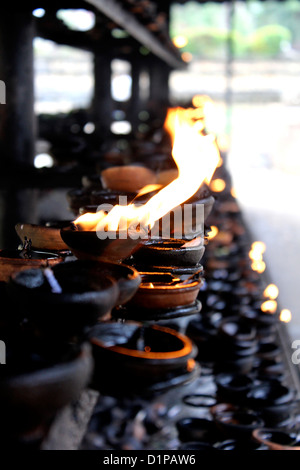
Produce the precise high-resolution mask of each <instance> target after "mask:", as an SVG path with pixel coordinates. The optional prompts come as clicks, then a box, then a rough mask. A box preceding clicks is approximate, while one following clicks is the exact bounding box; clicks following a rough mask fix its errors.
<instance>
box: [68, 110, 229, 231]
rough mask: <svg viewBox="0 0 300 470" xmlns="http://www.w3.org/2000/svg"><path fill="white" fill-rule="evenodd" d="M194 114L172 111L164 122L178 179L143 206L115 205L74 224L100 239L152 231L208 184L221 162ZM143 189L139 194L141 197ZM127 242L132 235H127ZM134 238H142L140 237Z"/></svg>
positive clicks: (87, 215) (208, 136) (184, 111)
mask: <svg viewBox="0 0 300 470" xmlns="http://www.w3.org/2000/svg"><path fill="white" fill-rule="evenodd" d="M195 113H197V110H195V109H191V108H188V109H184V108H180V107H179V108H171V109H169V110H168V114H167V117H166V121H165V129H166V131H167V132H169V134H170V136H171V138H172V141H173V148H172V157H173V159H174V161H175V163H176V165H177V168H178V177H177V178H176V179H174V180H173V181H172V182H171V183H169V184H168V185H167V186H165V187H163V188H162V189H160V191H158V192H157V193H156V194H155V195H154V196H152V197H151V198H150V199H149V200H148V201H147V202H146V203H145V204H139V205H138V204H135V203H134V201H133V202H132V203H131V204H129V205H118V204H117V205H115V206H113V207H112V209H111V210H110V211H109V212H108V213H105V211H99V212H97V213H96V214H89V213H87V214H83V215H82V216H80V217H78V218H77V219H76V220H75V221H74V222H73V223H74V224H75V225H76V226H77V227H79V229H81V230H88V231H96V232H97V236H98V237H99V238H102V237H101V233H103V232H115V231H119V232H122V233H125V234H126V233H127V231H128V227H134V226H135V227H140V232H141V233H143V232H144V229H145V227H147V228H148V230H149V228H151V229H152V228H153V227H154V225H155V222H156V221H157V220H160V219H161V218H162V217H163V216H165V215H166V214H168V213H169V212H170V211H172V210H173V209H174V208H176V207H178V206H180V205H181V204H182V203H184V202H185V201H187V200H188V199H190V198H191V197H192V196H193V194H195V193H196V192H197V191H198V189H199V188H200V186H201V185H202V183H203V182H204V181H206V182H207V183H208V184H209V183H210V181H211V178H212V177H213V174H214V172H215V169H216V167H217V165H218V162H219V160H220V154H219V150H218V147H217V144H216V138H215V136H214V135H213V134H204V133H203V126H200V127H199V123H198V121H199V120H197V116H196V115H195ZM144 191H145V190H144V188H142V193H144ZM129 236H130V238H132V237H131V234H130V233H129ZM136 238H141V236H140V235H139V236H138V237H136Z"/></svg>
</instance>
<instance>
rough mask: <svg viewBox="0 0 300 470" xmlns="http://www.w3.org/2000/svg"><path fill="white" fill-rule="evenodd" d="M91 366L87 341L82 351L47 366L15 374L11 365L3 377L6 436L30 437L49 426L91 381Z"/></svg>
mask: <svg viewBox="0 0 300 470" xmlns="http://www.w3.org/2000/svg"><path fill="white" fill-rule="evenodd" d="M6 367H9V366H6ZM26 367H28V363H26ZM92 370H93V359H92V355H91V348H90V345H89V344H88V343H83V344H82V345H81V346H80V348H79V352H77V353H76V354H73V355H71V356H70V358H69V359H68V360H62V361H61V362H57V363H53V364H52V365H49V366H48V367H45V366H44V367H40V368H38V369H35V370H31V371H26V370H24V371H23V372H19V373H16V374H11V368H10V369H9V371H7V372H8V375H6V374H5V375H4V377H2V378H1V380H0V411H1V422H2V426H3V427H4V428H5V438H8V439H9V438H10V437H11V438H12V439H15V440H16V441H17V440H22V439H23V438H25V439H27V435H28V434H29V435H30V434H32V433H34V432H35V430H36V429H39V428H41V427H45V429H46V430H49V424H51V423H52V421H53V419H54V418H55V416H56V415H57V413H58V412H59V411H60V410H62V409H63V408H64V407H65V406H67V405H68V404H70V403H72V402H74V401H75V400H77V399H78V398H79V396H80V394H81V392H82V390H83V389H84V388H85V387H86V386H87V385H88V383H89V381H90V378H91V375H92ZM45 433H46V434H47V431H45ZM43 437H45V436H43Z"/></svg>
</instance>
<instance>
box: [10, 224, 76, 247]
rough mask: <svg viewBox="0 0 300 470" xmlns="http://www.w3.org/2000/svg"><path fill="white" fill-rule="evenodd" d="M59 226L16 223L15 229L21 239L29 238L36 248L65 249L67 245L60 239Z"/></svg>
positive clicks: (22, 240)
mask: <svg viewBox="0 0 300 470" xmlns="http://www.w3.org/2000/svg"><path fill="white" fill-rule="evenodd" d="M60 229H61V228H60V227H53V226H50V227H49V226H48V227H47V226H44V225H36V224H21V223H19V224H17V225H16V226H15V230H16V232H17V234H18V236H19V238H20V240H21V242H22V243H24V240H25V239H27V240H31V246H32V248H35V249H38V250H49V251H51V250H54V251H67V250H69V248H68V246H67V245H66V244H65V242H64V241H63V240H62V238H61V235H60Z"/></svg>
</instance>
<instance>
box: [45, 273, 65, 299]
mask: <svg viewBox="0 0 300 470" xmlns="http://www.w3.org/2000/svg"><path fill="white" fill-rule="evenodd" d="M44 275H45V277H46V279H47V281H48V283H49V285H50V287H51V291H52V292H53V294H61V293H62V288H61V286H60V285H59V283H58V281H57V279H56V277H55V276H54V273H53V271H52V269H50V268H45V269H44Z"/></svg>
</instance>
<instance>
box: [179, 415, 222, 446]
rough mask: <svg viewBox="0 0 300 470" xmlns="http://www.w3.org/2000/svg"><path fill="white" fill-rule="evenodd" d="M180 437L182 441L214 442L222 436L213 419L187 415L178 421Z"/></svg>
mask: <svg viewBox="0 0 300 470" xmlns="http://www.w3.org/2000/svg"><path fill="white" fill-rule="evenodd" d="M176 429H177V433H178V439H179V440H180V441H181V442H186V443H187V442H201V443H206V444H211V445H212V444H214V443H215V442H218V441H219V440H220V438H221V437H222V434H221V433H220V432H219V431H218V428H217V426H216V423H215V422H214V421H213V420H212V419H207V418H199V417H193V416H191V417H185V418H181V419H180V420H178V421H177V422H176Z"/></svg>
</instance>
